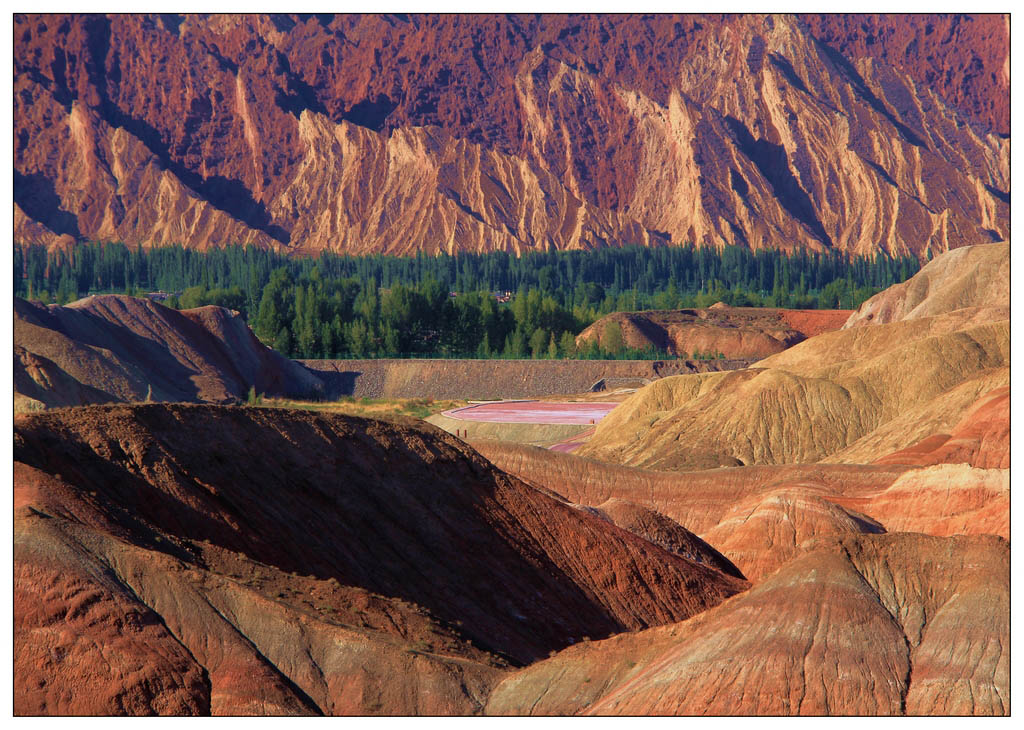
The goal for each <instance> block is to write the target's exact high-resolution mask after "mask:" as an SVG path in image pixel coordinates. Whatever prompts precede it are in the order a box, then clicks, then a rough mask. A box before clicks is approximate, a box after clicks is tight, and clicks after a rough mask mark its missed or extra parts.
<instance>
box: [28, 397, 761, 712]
mask: <svg viewBox="0 0 1024 730" xmlns="http://www.w3.org/2000/svg"><path fill="white" fill-rule="evenodd" d="M14 458H15V462H16V467H15V468H16V473H15V489H14V500H15V509H16V527H15V535H16V545H15V563H16V566H17V567H16V584H15V598H16V604H15V665H16V671H15V676H16V677H17V680H16V688H15V696H16V697H17V698H18V699H17V700H16V705H15V712H16V713H17V714H87V713H100V714H111V713H114V714H121V713H136V712H180V713H191V712H199V713H201V712H205V711H207V709H208V710H209V711H211V712H213V713H214V714H281V713H283V714H296V713H312V714H319V713H324V714H407V713H422V714H471V713H474V712H479V710H480V709H481V707H482V703H483V701H484V700H485V698H486V695H487V692H488V690H489V688H490V687H491V686H492V685H493V684H494V682H495V681H496V680H497V679H498V678H499V677H500V675H501V674H502V673H503V672H504V671H505V667H507V661H506V660H505V659H502V656H504V657H507V658H510V659H511V660H512V661H515V662H520V663H522V662H527V661H532V660H534V659H536V658H538V657H542V656H546V655H547V654H548V653H549V652H551V651H553V650H555V649H559V648H562V647H564V646H566V645H568V644H569V643H571V642H572V641H580V640H581V639H583V638H584V637H593V638H597V637H601V636H607V635H609V634H611V633H617V632H621V631H624V630H637V629H641V628H645V627H649V626H654V625H659V624H664V623H669V622H675V621H679V620H681V619H683V618H686V617H688V616H691V615H693V614H694V613H697V612H699V611H702V610H705V609H707V608H708V607H710V606H712V605H715V604H716V603H718V602H720V601H721V600H723V599H724V598H726V597H728V596H730V595H733V594H735V593H736V592H738V591H741V590H743V589H744V588H746V586H747V583H746V582H745V581H742V580H739V579H736V578H734V577H731V576H727V575H724V574H723V573H721V572H719V571H718V570H715V569H713V568H711V567H708V566H707V565H701V564H700V563H698V562H695V561H693V560H690V559H687V558H685V557H682V556H681V555H678V554H673V553H669V552H666V551H665V550H663V549H662V548H660V547H657V546H655V545H654V544H652V543H651V542H648V541H647V540H644V539H642V538H640V537H637V536H635V535H633V534H630V533H629V532H626V531H624V530H621V529H619V528H617V527H615V526H614V525H612V524H610V523H609V522H608V521H607V520H605V519H603V518H601V517H599V516H596V515H592V514H588V513H586V512H582V511H580V510H578V509H575V508H573V507H572V506H571V505H569V504H566V503H565V502H562V501H560V500H559V499H556V498H553V497H551V496H548V495H546V494H544V493H542V492H540V491H538V490H535V489H533V488H531V487H529V486H528V485H526V484H524V483H523V482H521V481H519V480H517V479H515V478H513V477H509V476H507V475H505V474H503V473H502V472H500V471H498V470H496V469H494V467H492V466H491V465H490V464H489V463H488V462H486V461H485V460H483V459H482V458H480V456H479V455H477V454H476V453H475V452H473V451H472V450H471V449H469V448H468V447H466V446H465V445H464V444H463V443H462V442H460V441H458V440H456V439H454V438H452V437H451V436H449V435H447V434H444V433H443V432H441V431H439V430H437V429H433V428H431V427H429V426H424V425H422V424H417V423H414V422H412V421H410V422H408V423H404V424H403V423H384V422H378V421H368V420H363V419H357V418H349V417H341V416H324V415H317V414H314V413H310V412H306V411H284V410H280V409H251V408H238V407H217V406H187V405H166V404H154V405H135V406H127V405H109V406H91V407H84V408H75V409H63V410H58V411H51V412H46V413H41V414H33V415H27V416H19V417H17V419H16V422H15V454H14ZM100 640H102V641H107V642H110V643H111V644H113V645H115V646H118V647H120V648H121V653H119V655H118V657H117V660H116V662H114V663H111V664H102V663H98V662H97V659H98V656H99V655H98V654H97V648H96V646H97V645H96V642H97V641H100ZM499 654H500V655H501V656H499ZM71 688H74V691H73V692H72V691H70V690H71ZM85 690H88V691H85Z"/></svg>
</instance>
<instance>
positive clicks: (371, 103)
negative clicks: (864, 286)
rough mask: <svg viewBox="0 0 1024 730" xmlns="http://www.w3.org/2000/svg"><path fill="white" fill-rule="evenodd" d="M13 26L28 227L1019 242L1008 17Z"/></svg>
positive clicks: (294, 235)
mask: <svg viewBox="0 0 1024 730" xmlns="http://www.w3.org/2000/svg"><path fill="white" fill-rule="evenodd" d="M14 21H15V22H14V58H15V77H14V119H15V120H16V128H15V130H14V132H15V134H14V167H15V181H14V182H15V185H14V188H15V201H14V202H15V205H16V211H15V240H16V241H18V242H40V243H47V244H51V243H52V244H55V243H57V242H63V243H64V244H66V243H67V242H68V241H74V240H76V239H90V240H101V241H109V240H118V241H124V242H126V243H130V244H141V245H146V246H154V245H160V244H170V243H183V244H185V245H188V246H192V247H196V248H206V247H209V246H218V245H223V244H224V243H229V242H230V243H246V244H253V245H257V246H272V247H282V248H285V249H287V250H290V251H295V252H306V253H313V252H318V251H324V250H331V251H344V252H351V253H367V252H375V253H412V252H415V251H426V252H430V253H436V252H438V251H483V250H496V249H498V250H508V251H516V252H521V251H527V250H533V249H541V250H546V249H548V248H552V247H554V248H559V249H566V248H572V249H587V248H592V247H597V246H604V245H623V244H642V245H660V244H666V243H672V244H677V245H680V244H687V243H694V244H697V245H721V244H723V243H729V244H738V245H743V246H750V247H753V248H757V247H761V246H771V247H782V248H787V249H796V248H803V249H810V250H815V251H823V250H831V249H838V250H841V251H846V252H851V253H863V254H870V253H875V252H877V251H879V250H881V251H888V252H896V253H905V252H912V253H915V254H920V255H923V254H924V252H925V251H931V252H933V253H938V252H941V251H944V250H946V249H948V248H954V247H959V246H963V245H967V244H976V243H982V242H987V241H991V240H999V239H1002V238H1007V237H1008V236H1009V142H1008V140H1007V139H1005V138H1003V137H1001V136H999V134H997V133H994V132H991V131H989V129H988V128H987V125H988V124H989V123H992V124H995V125H996V127H995V128H996V130H997V131H998V132H1003V133H1005V131H1006V130H1005V129H1004V127H1003V125H1002V117H1000V116H999V115H1000V110H1001V109H1003V108H1005V99H1004V98H1003V97H1004V96H1005V89H1006V88H1007V85H1006V83H1007V82H1008V74H1006V63H1007V61H1008V42H1007V39H1008V24H1007V20H1006V18H1004V17H1002V16H981V17H977V18H969V17H955V18H951V19H950V18H945V19H935V20H929V18H928V17H924V16H901V17H895V18H890V19H886V18H881V19H880V18H873V19H865V20H863V21H862V22H861V25H862V26H863V27H851V26H850V25H849V24H847V25H843V21H839V22H838V23H836V24H833V23H831V22H830V21H829V20H828V19H821V20H819V21H817V22H816V23H813V24H812V25H811V26H808V25H807V23H806V22H805V21H804V20H801V19H799V18H795V17H790V16H754V15H749V16H726V17H703V16H695V15H683V16H669V15H658V16H645V17H641V16H632V17H623V16H583V17H577V16H552V15H546V16H534V17H519V16H486V15H478V16H455V15H448V16H358V15H342V16H336V17H330V16H259V15H242V16H226V15H214V16H171V15H162V16H141V15H112V16H101V15H66V16H61V15H17V16H15V19H14ZM930 29H931V30H930ZM931 31H935V32H931ZM816 34H817V35H820V36H821V38H824V39H825V41H826V42H822V41H821V40H819V38H818V37H816ZM908 36H912V37H913V38H914V41H913V43H910V42H908V41H906V38H907V37H908ZM869 41H875V42H874V43H869ZM830 43H831V44H833V45H829V44H830ZM837 48H839V49H842V50H843V51H846V52H848V53H849V54H850V55H847V56H844V55H842V53H841V52H840V51H837V50H836V49H837ZM439 49H443V52H442V51H440V50H439ZM911 50H913V52H912V53H911V52H910V51H911ZM888 62H893V63H895V64H896V65H895V66H893V65H889V63H888ZM954 69H969V71H959V70H958V71H956V72H953V70H954ZM979 69H984V71H983V72H982V73H978V71H979ZM954 104H961V105H962V108H963V109H964V110H967V113H968V114H971V115H973V118H974V120H975V121H980V122H981V123H980V124H971V123H970V122H971V118H970V117H968V116H965V115H964V112H963V111H961V110H960V109H957V108H956V106H954Z"/></svg>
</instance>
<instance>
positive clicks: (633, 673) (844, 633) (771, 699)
mask: <svg viewBox="0 0 1024 730" xmlns="http://www.w3.org/2000/svg"><path fill="white" fill-rule="evenodd" d="M1008 561H1009V545H1008V544H1007V543H1006V541H1005V540H1002V539H1000V538H997V537H990V536H986V537H960V538H936V537H926V536H923V535H911V534H900V535H878V536H871V537H850V538H842V539H835V538H829V539H824V540H820V541H818V543H817V544H816V546H815V547H814V549H812V550H810V551H809V552H808V553H806V554H805V555H803V556H801V557H800V558H798V559H796V560H794V561H792V562H790V563H788V564H787V565H786V566H785V567H784V568H782V569H781V570H779V572H778V573H776V574H775V575H774V576H772V577H771V578H770V579H769V580H766V581H765V582H764V583H762V584H760V585H758V586H756V587H754V588H753V589H751V590H750V591H748V592H747V593H745V594H743V595H742V596H738V597H736V598H735V599H733V600H730V601H728V602H726V603H724V604H722V605H721V606H718V607H717V608H715V609H713V610H711V611H708V612H706V613H704V614H702V615H700V616H698V617H695V618H694V619H691V620H689V621H686V622H684V623H681V624H676V625H674V626H670V627H662V628H658V629H652V630H650V631H644V632H641V633H639V634H630V635H624V636H619V637H615V638H612V639H609V640H607V641H601V642H595V643H592V644H584V645H578V646H575V647H572V648H570V649H567V650H566V651H563V652H560V653H559V654H558V655H556V656H555V657H553V658H551V659H548V660H546V661H543V662H539V663H537V664H534V665H532V666H530V667H528V668H526V669H524V670H522V671H520V672H518V673H516V674H514V675H512V676H511V677H509V678H507V679H505V680H504V681H503V682H502V683H501V684H500V685H499V686H498V687H497V689H496V690H495V691H494V693H493V694H492V695H491V697H490V699H489V700H488V704H487V711H488V713H492V714H533V715H548V714H557V715H562V714H592V715H753V714H758V715H932V714H939V715H1007V714H1009V711H1010V705H1009V681H1010V677H1009V655H1008V652H1007V650H1006V647H1007V645H1008V644H1007V642H1008V639H1009V628H1010V627H1009V610H1008V609H1009V603H1008V601H1009V570H1008V566H1009V562H1008Z"/></svg>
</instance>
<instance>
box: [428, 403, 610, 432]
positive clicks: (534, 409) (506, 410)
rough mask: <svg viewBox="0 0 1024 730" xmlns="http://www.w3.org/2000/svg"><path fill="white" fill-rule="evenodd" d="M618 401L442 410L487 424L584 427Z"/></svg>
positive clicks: (482, 404)
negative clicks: (550, 424) (541, 424)
mask: <svg viewBox="0 0 1024 730" xmlns="http://www.w3.org/2000/svg"><path fill="white" fill-rule="evenodd" d="M617 405H618V403H549V402H546V401H502V402H500V403H480V404H477V405H472V406H466V407H464V408H455V409H452V410H450V411H445V412H444V415H446V416H448V417H449V418H458V419H461V420H463V421H487V422H490V423H557V424H567V425H580V426H585V425H589V424H593V423H597V422H598V421H600V420H601V419H602V418H604V417H605V416H607V415H608V412H609V411H611V410H612V409H613V408H614V407H615V406H617Z"/></svg>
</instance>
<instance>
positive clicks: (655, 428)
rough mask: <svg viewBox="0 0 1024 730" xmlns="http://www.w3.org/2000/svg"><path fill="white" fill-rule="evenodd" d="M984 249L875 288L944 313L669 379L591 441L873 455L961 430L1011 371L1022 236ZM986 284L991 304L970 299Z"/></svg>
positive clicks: (828, 336)
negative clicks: (746, 364)
mask: <svg viewBox="0 0 1024 730" xmlns="http://www.w3.org/2000/svg"><path fill="white" fill-rule="evenodd" d="M981 249H982V250H981V251H980V252H977V253H976V255H974V256H972V253H975V252H973V251H972V250H968V251H954V252H950V253H947V254H945V255H944V256H942V257H939V258H937V259H936V260H935V261H933V262H932V264H930V265H929V266H928V267H925V269H924V270H922V271H921V272H919V273H918V274H917V275H916V276H915V277H912V278H911V279H910V280H909V281H908V282H906V283H905V284H903V285H899V286H898V287H894V288H893V289H891V290H888V291H887V292H882V293H881V294H879V295H877V297H876V300H875V301H876V303H877V302H878V301H883V302H884V301H889V299H887V297H897V299H895V300H894V301H904V302H905V301H911V302H915V303H914V304H913V311H915V312H921V313H922V314H929V315H931V316H904V317H899V318H896V319H894V320H893V321H887V322H884V323H873V324H872V326H868V327H850V328H848V329H843V330H839V331H833V332H826V333H824V334H820V335H818V336H816V337H812V338H810V339H808V340H806V341H804V342H801V343H800V344H798V345H796V346H794V347H791V348H789V349H787V350H785V351H784V352H780V353H778V354H776V355H773V356H771V357H769V358H766V359H764V360H761V361H760V362H758V363H756V364H755V365H754V366H753V367H751V368H749V369H746V370H739V371H732V372H725V373H708V374H697V375H684V376H678V377H674V378H666V379H663V380H659V381H657V382H655V383H652V384H651V385H649V386H647V387H645V388H643V389H641V390H640V391H638V392H637V393H636V394H634V395H633V396H631V397H630V398H629V399H627V400H626V401H625V402H624V403H623V404H622V405H621V406H619V407H618V408H616V409H615V410H614V411H613V412H612V413H610V414H609V415H608V417H606V418H605V419H604V420H602V421H601V423H600V424H598V427H597V430H596V432H595V435H594V437H593V439H591V441H590V442H588V443H587V444H585V445H584V446H583V447H581V449H580V451H579V453H580V454H581V455H586V456H594V457H596V458H601V459H605V460H609V461H615V462H618V463H624V464H630V465H635V466H646V467H649V468H658V469H683V468H709V467H714V466H733V465H742V464H783V463H793V462H815V461H820V460H823V459H826V458H829V459H833V460H842V461H855V462H860V463H864V462H869V461H872V460H874V459H877V458H879V457H881V456H884V455H886V454H888V453H891V452H894V451H898V450H901V449H904V448H907V447H910V446H912V445H914V444H915V443H917V442H918V441H920V440H921V439H923V438H925V437H927V436H931V435H932V434H935V433H936V432H940V433H949V431H948V430H946V429H949V428H952V427H953V426H954V425H955V424H957V422H958V421H960V420H961V418H963V417H964V416H965V413H966V411H967V410H968V409H970V408H971V407H973V406H974V405H975V403H976V402H977V400H978V399H979V398H982V397H984V396H985V395H986V393H988V392H989V391H991V390H993V389H995V388H999V387H1001V386H1005V385H1007V383H1008V380H1007V378H1008V375H1009V354H1010V351H1009V346H1010V336H1009V318H1008V317H1009V308H1008V304H1009V282H1008V279H1007V278H1006V277H1005V276H1003V275H1000V272H1005V261H1006V259H1007V258H1008V254H1009V247H1008V246H1003V245H1000V246H994V247H981ZM965 257H971V258H972V266H974V267H975V268H976V269H977V270H976V271H975V272H974V273H971V274H969V275H966V274H963V273H962V272H963V270H962V268H961V267H958V266H956V264H957V263H958V262H960V261H962V259H964V258H965ZM937 271H957V272H961V273H958V274H957V280H958V281H960V282H961V283H965V282H966V283H972V284H976V283H977V282H986V283H988V282H991V283H992V286H991V288H988V289H985V290H983V291H982V290H979V289H977V287H976V286H975V287H967V289H968V290H969V291H970V292H971V296H968V295H966V294H964V295H962V296H961V295H954V294H952V293H951V292H953V291H954V289H953V288H951V287H949V286H942V287H938V288H936V287H931V288H929V286H928V284H927V282H929V281H930V280H931V279H932V278H933V277H934V276H935V274H936V272H937ZM899 290H902V291H904V292H908V293H909V294H907V295H906V296H905V297H898V294H899ZM922 290H923V291H924V292H925V295H924V296H921V297H918V296H917V293H919V292H920V291H922ZM978 294H984V297H985V299H984V303H985V306H971V305H970V303H971V302H975V303H976V302H978V301H979V299H978V297H977V295H978ZM907 297H909V298H907ZM869 305H871V301H869V302H866V303H865V305H864V306H865V308H870V307H869ZM950 307H957V308H955V309H952V310H951V309H950ZM856 316H857V315H856V314H854V315H851V320H853V319H854V318H855V317H856ZM880 319H883V320H886V319H889V317H888V316H886V317H881V318H880ZM868 456H869V457H870V458H868Z"/></svg>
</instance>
